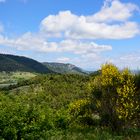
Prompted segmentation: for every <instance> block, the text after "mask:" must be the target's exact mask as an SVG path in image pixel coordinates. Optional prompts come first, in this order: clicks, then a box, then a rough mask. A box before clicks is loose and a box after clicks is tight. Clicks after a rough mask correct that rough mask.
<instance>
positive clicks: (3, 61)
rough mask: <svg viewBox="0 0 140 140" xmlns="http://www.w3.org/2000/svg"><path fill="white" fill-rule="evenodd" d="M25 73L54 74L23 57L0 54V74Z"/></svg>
mask: <svg viewBox="0 0 140 140" xmlns="http://www.w3.org/2000/svg"><path fill="white" fill-rule="evenodd" d="M1 71H6V72H11V71H26V72H36V73H54V72H53V71H51V70H50V69H48V68H47V67H45V66H44V65H43V64H42V63H40V62H38V61H36V60H33V59H30V58H27V57H23V56H15V55H9V54H0V72H1Z"/></svg>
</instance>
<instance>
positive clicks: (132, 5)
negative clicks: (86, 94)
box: [0, 0, 140, 70]
mask: <svg viewBox="0 0 140 140" xmlns="http://www.w3.org/2000/svg"><path fill="white" fill-rule="evenodd" d="M0 53H8V54H16V55H22V56H27V57H30V58H33V59H36V60H38V61H40V62H45V61H47V62H63V63H72V64H75V65H77V66H80V67H82V68H84V69H87V70H95V69H98V68H99V67H100V65H101V64H103V63H106V62H112V63H114V64H116V65H117V66H118V67H120V68H123V67H129V68H131V69H139V68H140V0H0Z"/></svg>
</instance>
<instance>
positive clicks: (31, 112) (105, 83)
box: [0, 65, 140, 140]
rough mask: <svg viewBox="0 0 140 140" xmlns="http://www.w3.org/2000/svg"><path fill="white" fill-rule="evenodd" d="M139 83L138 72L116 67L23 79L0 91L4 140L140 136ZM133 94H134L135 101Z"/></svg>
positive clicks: (132, 138)
mask: <svg viewBox="0 0 140 140" xmlns="http://www.w3.org/2000/svg"><path fill="white" fill-rule="evenodd" d="M110 70H111V71H110ZM103 79H104V80H103ZM110 79H111V80H110ZM116 79H117V80H116ZM120 79H121V80H120ZM130 80H131V82H130ZM110 81H111V82H110ZM133 82H134V83H133ZM133 84H134V85H135V87H136V88H134V87H133ZM139 85H140V76H139V75H137V76H133V75H132V74H131V73H130V72H128V71H124V72H122V73H121V72H119V71H118V70H117V68H116V67H114V66H112V65H111V66H110V67H109V69H108V67H103V68H102V71H99V72H95V73H94V74H92V75H90V76H85V75H78V74H48V75H37V76H36V77H33V78H30V79H23V80H19V82H18V83H17V84H16V85H13V86H9V87H7V88H6V89H3V90H1V94H0V139H6V140H16V139H18V140H20V139H25V140H26V139H27V140H33V139H35V140H38V139H39V140H40V139H45V140H46V139H49V140H79V139H81V140H139V139H140V130H139V128H140V119H139V118H140V117H139V111H140V110H139V107H138V108H135V107H137V106H139V103H140V102H139V98H140V95H139V91H140V86H139ZM128 86H129V87H130V88H129V89H128ZM123 87H127V88H123ZM124 89H128V90H124ZM133 91H135V92H133ZM118 93H119V94H118ZM124 93H125V94H124ZM127 93H129V94H127ZM118 95H120V96H118ZM130 95H135V96H133V97H134V98H131V99H132V100H130V99H129V97H130ZM116 96H118V97H117V99H119V100H120V102H119V103H118V102H117V106H116V104H115V103H116V101H115V99H116ZM122 99H123V100H125V102H124V103H127V102H128V101H129V104H133V106H134V107H132V106H125V104H123V103H121V100H122ZM112 101H114V102H112ZM133 101H136V102H133ZM134 103H136V104H134ZM111 105H113V106H111ZM118 107H119V108H121V107H123V108H122V109H123V111H120V110H118ZM127 112H128V113H129V115H131V116H132V117H129V116H128V115H127ZM133 113H134V114H133ZM113 124H114V125H113Z"/></svg>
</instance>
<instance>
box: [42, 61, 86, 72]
mask: <svg viewBox="0 0 140 140" xmlns="http://www.w3.org/2000/svg"><path fill="white" fill-rule="evenodd" d="M43 64H44V65H45V66H46V67H47V68H48V69H50V70H52V71H54V72H56V73H75V74H87V72H86V71H84V70H82V69H81V68H79V67H76V66H75V65H72V64H64V63H48V62H44V63H43Z"/></svg>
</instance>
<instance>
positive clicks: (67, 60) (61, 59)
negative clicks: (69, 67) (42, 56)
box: [56, 57, 70, 63]
mask: <svg viewBox="0 0 140 140" xmlns="http://www.w3.org/2000/svg"><path fill="white" fill-rule="evenodd" d="M56 61H57V62H60V63H68V62H69V61H70V58H68V57H60V58H57V59H56Z"/></svg>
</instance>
